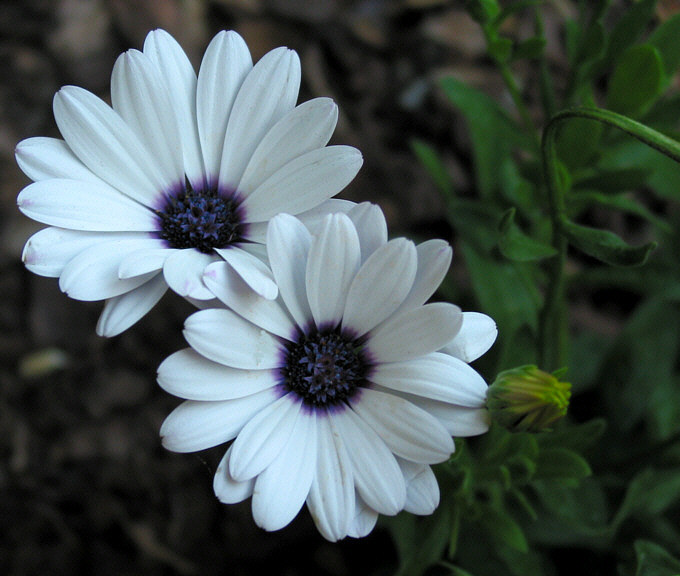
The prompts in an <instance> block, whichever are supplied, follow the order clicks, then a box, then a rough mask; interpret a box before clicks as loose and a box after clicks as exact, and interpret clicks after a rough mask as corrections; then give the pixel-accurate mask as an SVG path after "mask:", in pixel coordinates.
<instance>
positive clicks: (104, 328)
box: [97, 274, 168, 338]
mask: <svg viewBox="0 0 680 576" xmlns="http://www.w3.org/2000/svg"><path fill="white" fill-rule="evenodd" d="M167 289H168V285H167V284H166V283H165V279H164V278H163V275H162V274H157V275H156V276H154V277H153V278H151V279H150V280H148V281H147V282H145V283H144V284H142V285H141V286H139V287H138V288H135V289H133V290H130V292H126V293H125V294H121V295H120V296H115V297H114V298H110V299H109V300H107V301H106V304H105V305H104V310H102V313H101V314H100V316H99V320H98V322H97V334H98V335H99V336H105V337H107V338H111V337H112V336H117V335H118V334H120V333H122V332H124V331H125V330H127V329H128V328H129V327H130V326H132V325H133V324H135V323H136V322H138V321H139V320H140V319H141V318H142V317H144V316H145V315H146V313H147V312H148V311H149V310H151V309H152V308H153V307H154V306H155V305H156V303H157V302H158V301H159V300H160V299H161V298H162V297H163V294H165V292H166V291H167Z"/></svg>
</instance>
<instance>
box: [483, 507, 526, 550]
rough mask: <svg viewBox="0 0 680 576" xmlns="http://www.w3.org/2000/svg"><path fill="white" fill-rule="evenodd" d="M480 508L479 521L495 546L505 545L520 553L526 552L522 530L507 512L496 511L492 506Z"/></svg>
mask: <svg viewBox="0 0 680 576" xmlns="http://www.w3.org/2000/svg"><path fill="white" fill-rule="evenodd" d="M480 508H481V510H480V519H479V521H480V523H481V525H482V526H483V527H484V529H485V530H486V531H487V533H488V534H489V535H490V536H491V538H492V539H493V540H494V541H495V542H496V543H497V544H501V545H502V544H505V545H506V546H509V547H510V548H514V549H515V550H519V551H520V552H526V551H527V550H528V549H529V545H528V544H527V539H526V537H525V536H524V532H523V531H522V528H521V527H520V525H519V524H518V523H517V522H515V521H514V520H513V519H512V518H511V517H510V515H509V514H508V513H507V512H505V511H501V510H498V509H496V508H494V507H493V506H481V507H480Z"/></svg>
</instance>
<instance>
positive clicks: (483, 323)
mask: <svg viewBox="0 0 680 576" xmlns="http://www.w3.org/2000/svg"><path fill="white" fill-rule="evenodd" d="M496 336H498V328H496V323H495V322H494V321H493V318H490V317H489V316H487V315H486V314H480V313H479V312H463V325H462V326H461V327H460V332H458V334H456V337H455V338H454V339H453V340H451V342H449V343H448V344H447V345H446V346H444V348H442V352H446V353H447V354H451V355H452V356H455V357H456V358H460V359H461V360H463V361H464V362H472V361H473V360H476V359H477V358H479V357H480V356H481V355H482V354H484V353H485V352H486V351H487V350H488V349H489V348H491V346H493V343H494V342H495V341H496Z"/></svg>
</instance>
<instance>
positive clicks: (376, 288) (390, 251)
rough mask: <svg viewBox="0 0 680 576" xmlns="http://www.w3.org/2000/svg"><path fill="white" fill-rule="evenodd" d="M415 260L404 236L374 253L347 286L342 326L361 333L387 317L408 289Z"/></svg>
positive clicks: (414, 272)
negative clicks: (348, 286)
mask: <svg viewBox="0 0 680 576" xmlns="http://www.w3.org/2000/svg"><path fill="white" fill-rule="evenodd" d="M417 261H418V258H417V255H416V247H415V246H414V244H413V242H411V241H410V240H406V239H405V238H397V239H395V240H391V241H390V242H388V243H387V244H383V245H382V246H381V247H380V248H378V249H377V250H376V251H375V252H373V254H371V255H370V256H369V257H368V259H367V260H366V262H364V264H363V266H361V269H360V270H359V271H358V272H357V275H356V277H355V278H354V281H353V282H352V285H351V286H350V288H349V292H348V294H347V305H346V306H345V311H344V315H343V318H342V327H343V328H345V329H347V330H351V332H352V333H353V334H355V335H356V336H362V335H364V334H366V332H368V331H369V330H372V329H373V328H375V327H376V326H377V325H378V324H380V323H381V322H382V321H383V320H385V319H386V318H388V317H389V316H390V315H391V314H392V313H393V312H394V311H395V310H397V308H399V306H400V305H401V303H402V302H403V301H404V298H406V296H407V294H408V293H409V291H410V290H411V286H412V285H413V279H414V278H415V274H416V268H417Z"/></svg>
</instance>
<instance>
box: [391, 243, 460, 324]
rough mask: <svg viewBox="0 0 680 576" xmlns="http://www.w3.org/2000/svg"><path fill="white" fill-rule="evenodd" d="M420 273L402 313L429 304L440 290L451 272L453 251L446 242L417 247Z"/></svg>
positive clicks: (423, 244)
mask: <svg viewBox="0 0 680 576" xmlns="http://www.w3.org/2000/svg"><path fill="white" fill-rule="evenodd" d="M416 249H417V250H418V271H417V272H416V279H415V282H414V283H413V288H411V292H410V293H409V295H408V298H406V300H405V301H404V303H403V304H402V305H401V307H400V308H399V311H400V312H404V311H406V310H412V309H413V308H417V307H418V306H421V305H423V304H425V302H427V300H428V299H429V298H430V296H432V294H434V293H435V292H436V290H437V288H439V285H440V284H441V283H442V281H443V280H444V276H446V273H447V272H448V270H449V266H450V264H451V257H452V255H453V251H452V250H451V246H449V244H448V242H445V241H444V240H427V241H426V242H423V243H422V244H418V246H417V247H416Z"/></svg>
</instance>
